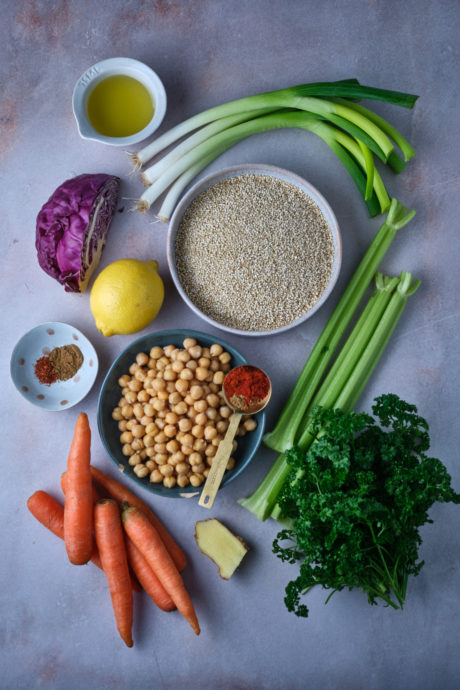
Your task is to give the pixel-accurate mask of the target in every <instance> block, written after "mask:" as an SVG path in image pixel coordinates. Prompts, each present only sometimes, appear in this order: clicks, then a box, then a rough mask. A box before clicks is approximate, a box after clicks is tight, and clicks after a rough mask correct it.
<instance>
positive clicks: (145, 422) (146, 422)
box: [139, 410, 153, 428]
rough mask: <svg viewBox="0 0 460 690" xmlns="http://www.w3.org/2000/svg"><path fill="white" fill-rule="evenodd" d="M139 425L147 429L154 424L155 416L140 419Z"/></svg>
mask: <svg viewBox="0 0 460 690" xmlns="http://www.w3.org/2000/svg"><path fill="white" fill-rule="evenodd" d="M144 411H145V410H144ZM139 423H140V424H142V426H143V427H146V428H147V427H148V425H149V424H153V416H152V417H147V416H146V415H144V416H143V417H141V418H140V420H139Z"/></svg>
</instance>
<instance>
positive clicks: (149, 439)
mask: <svg viewBox="0 0 460 690" xmlns="http://www.w3.org/2000/svg"><path fill="white" fill-rule="evenodd" d="M143 440H144V447H145V448H151V447H152V446H155V437H154V436H153V434H145V436H144V439H143Z"/></svg>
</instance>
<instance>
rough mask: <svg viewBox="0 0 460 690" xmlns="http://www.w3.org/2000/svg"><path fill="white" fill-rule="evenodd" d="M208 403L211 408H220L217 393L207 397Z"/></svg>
mask: <svg viewBox="0 0 460 690" xmlns="http://www.w3.org/2000/svg"><path fill="white" fill-rule="evenodd" d="M206 402H207V403H208V405H209V407H218V406H219V404H220V398H219V396H218V395H216V394H215V393H209V395H207V396H206Z"/></svg>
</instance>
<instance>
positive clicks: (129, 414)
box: [121, 405, 133, 419]
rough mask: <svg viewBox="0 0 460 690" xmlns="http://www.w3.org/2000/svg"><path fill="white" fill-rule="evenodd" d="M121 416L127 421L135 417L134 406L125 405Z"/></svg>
mask: <svg viewBox="0 0 460 690" xmlns="http://www.w3.org/2000/svg"><path fill="white" fill-rule="evenodd" d="M121 414H122V415H123V417H124V418H125V419H129V418H130V417H132V416H133V408H132V405H123V407H122V408H121Z"/></svg>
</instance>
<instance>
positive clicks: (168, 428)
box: [163, 424, 177, 438]
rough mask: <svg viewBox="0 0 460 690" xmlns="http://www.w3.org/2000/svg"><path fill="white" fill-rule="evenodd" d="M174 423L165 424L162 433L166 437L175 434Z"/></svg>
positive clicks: (172, 436) (171, 436)
mask: <svg viewBox="0 0 460 690" xmlns="http://www.w3.org/2000/svg"><path fill="white" fill-rule="evenodd" d="M176 431H177V428H176V425H175V424H166V426H165V428H164V429H163V433H164V434H165V435H166V436H167V437H168V438H174V437H175V436H176Z"/></svg>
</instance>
